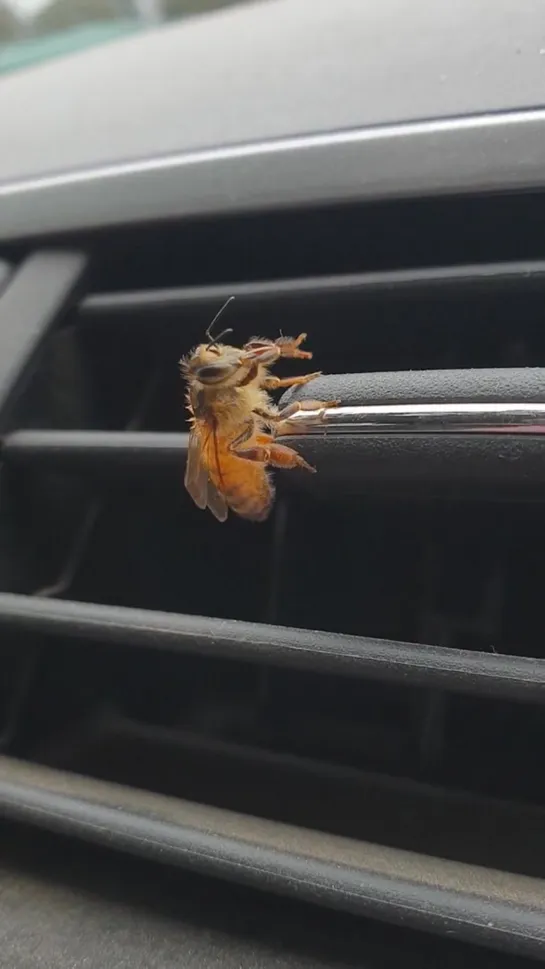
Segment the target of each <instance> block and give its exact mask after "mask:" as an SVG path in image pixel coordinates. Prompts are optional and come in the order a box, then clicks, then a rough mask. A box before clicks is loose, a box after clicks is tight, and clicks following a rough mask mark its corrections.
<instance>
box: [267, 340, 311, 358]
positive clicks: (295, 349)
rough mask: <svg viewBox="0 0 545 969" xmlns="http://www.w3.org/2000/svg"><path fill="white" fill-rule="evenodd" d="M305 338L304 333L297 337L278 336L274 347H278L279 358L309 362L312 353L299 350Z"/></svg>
mask: <svg viewBox="0 0 545 969" xmlns="http://www.w3.org/2000/svg"><path fill="white" fill-rule="evenodd" d="M306 338H307V335H306V333H300V334H299V336H298V337H293V336H279V337H278V339H277V340H275V341H274V345H275V346H276V347H278V349H279V351H280V356H281V357H289V358H291V359H297V360H311V359H312V353H310V352H309V351H308V350H300V349H299V347H300V346H301V344H302V343H303V342H304V341H305V340H306Z"/></svg>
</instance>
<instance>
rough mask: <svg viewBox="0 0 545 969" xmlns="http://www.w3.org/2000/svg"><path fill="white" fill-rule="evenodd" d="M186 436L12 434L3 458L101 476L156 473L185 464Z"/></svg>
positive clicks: (143, 433) (6, 444)
mask: <svg viewBox="0 0 545 969" xmlns="http://www.w3.org/2000/svg"><path fill="white" fill-rule="evenodd" d="M187 442H188V435H187V434H164V433H161V434H157V433H151V432H150V433H147V432H145V431H119V432H118V431H41V430H36V431H35V430H29V431H14V432H13V433H12V434H9V435H7V437H6V438H5V440H4V443H3V447H2V451H3V455H4V457H5V458H7V459H8V460H9V461H10V462H13V463H17V464H24V465H27V464H38V465H40V466H43V467H44V468H47V469H49V468H54V469H57V470H59V469H64V470H67V471H72V472H76V473H79V472H84V471H87V470H95V471H96V472H97V474H102V473H104V472H108V471H111V470H116V469H122V468H124V467H131V468H133V467H134V466H137V467H142V468H146V467H149V468H151V469H153V470H156V469H157V467H158V466H160V465H165V466H167V467H170V466H171V467H179V466H180V462H183V461H185V455H186V451H187Z"/></svg>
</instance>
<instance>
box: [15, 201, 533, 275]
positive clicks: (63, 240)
mask: <svg viewBox="0 0 545 969" xmlns="http://www.w3.org/2000/svg"><path fill="white" fill-rule="evenodd" d="M544 217H545V199H544V196H543V193H530V192H525V193H501V194H499V193H498V194H490V195H486V196H482V195H479V196H474V195H467V196H453V197H446V198H442V197H439V198H428V199H396V200H394V201H384V202H382V201H379V202H373V203H365V204H360V205H357V204H356V205H352V204H351V205H335V206H323V207H317V208H312V209H309V208H300V209H298V208H290V209H289V210H286V211H279V212H262V213H259V214H256V215H239V216H226V217H221V218H213V219H210V218H199V219H195V220H185V221H184V222H181V223H180V222H177V221H173V222H169V221H166V220H165V221H162V222H159V223H148V224H146V225H142V226H138V225H137V226H131V227H130V228H119V229H111V228H108V229H106V230H97V231H94V232H89V233H87V234H86V235H84V236H83V235H82V234H81V233H77V236H76V237H74V236H73V235H68V236H62V237H55V238H54V239H51V240H48V241H49V242H50V243H51V244H54V245H55V246H65V245H69V246H72V245H74V244H76V245H77V246H78V247H84V248H86V249H88V250H89V251H92V253H93V257H94V261H93V279H92V281H91V288H92V289H93V290H100V291H102V292H106V291H107V292H120V291H124V290H128V289H140V290H143V289H147V288H155V287H170V286H197V285H216V284H220V283H237V282H249V281H258V280H266V279H267V280H272V279H293V278H298V277H301V276H314V275H316V276H319V275H329V274H331V273H351V272H356V273H357V272H365V271H375V270H377V271H384V270H392V269H403V268H417V267H425V266H431V265H435V266H448V265H456V264H458V265H461V264H464V263H483V264H484V263H487V262H503V261H510V260H513V259H517V260H523V259H536V258H539V257H541V256H543V232H542V226H543V221H544ZM28 251H30V250H29V243H25V244H18V245H14V246H8V245H5V246H3V247H1V248H0V258H5V259H6V260H8V261H11V260H13V261H16V260H20V259H21V258H22V257H23V256H24V255H26V254H27V252H28Z"/></svg>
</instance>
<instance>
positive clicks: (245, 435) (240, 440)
mask: <svg viewBox="0 0 545 969" xmlns="http://www.w3.org/2000/svg"><path fill="white" fill-rule="evenodd" d="M254 430H255V422H254V421H253V420H252V419H250V420H249V421H247V422H246V424H245V426H244V428H243V429H242V431H241V432H240V434H237V436H236V437H235V438H233V440H232V441H231V443H230V445H229V450H230V451H233V452H234V453H236V452H237V451H238V449H239V447H240V445H241V444H244V443H245V442H246V441H249V440H250V438H251V436H252V434H253V433H254Z"/></svg>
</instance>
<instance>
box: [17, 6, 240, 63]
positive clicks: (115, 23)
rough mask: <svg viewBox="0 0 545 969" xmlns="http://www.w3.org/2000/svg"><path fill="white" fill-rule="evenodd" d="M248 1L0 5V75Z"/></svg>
mask: <svg viewBox="0 0 545 969" xmlns="http://www.w3.org/2000/svg"><path fill="white" fill-rule="evenodd" d="M242 2H245V0H0V73H2V72H6V71H8V70H14V69H17V68H18V67H24V66H26V65H29V64H32V63H36V62H38V61H41V60H45V59H49V58H50V57H56V56H58V55H60V54H62V53H70V52H71V51H75V50H78V49H80V48H83V47H87V46H90V45H93V44H96V43H102V42H104V41H106V40H108V39H114V38H115V37H119V36H120V35H122V34H124V33H131V32H133V31H136V30H142V29H149V28H150V27H153V26H156V25H158V24H161V23H164V22H165V21H168V20H176V19H179V18H181V17H190V16H195V15H197V14H200V13H206V12H208V11H212V10H217V9H220V8H222V7H229V6H234V5H235V4H236V3H242Z"/></svg>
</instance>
